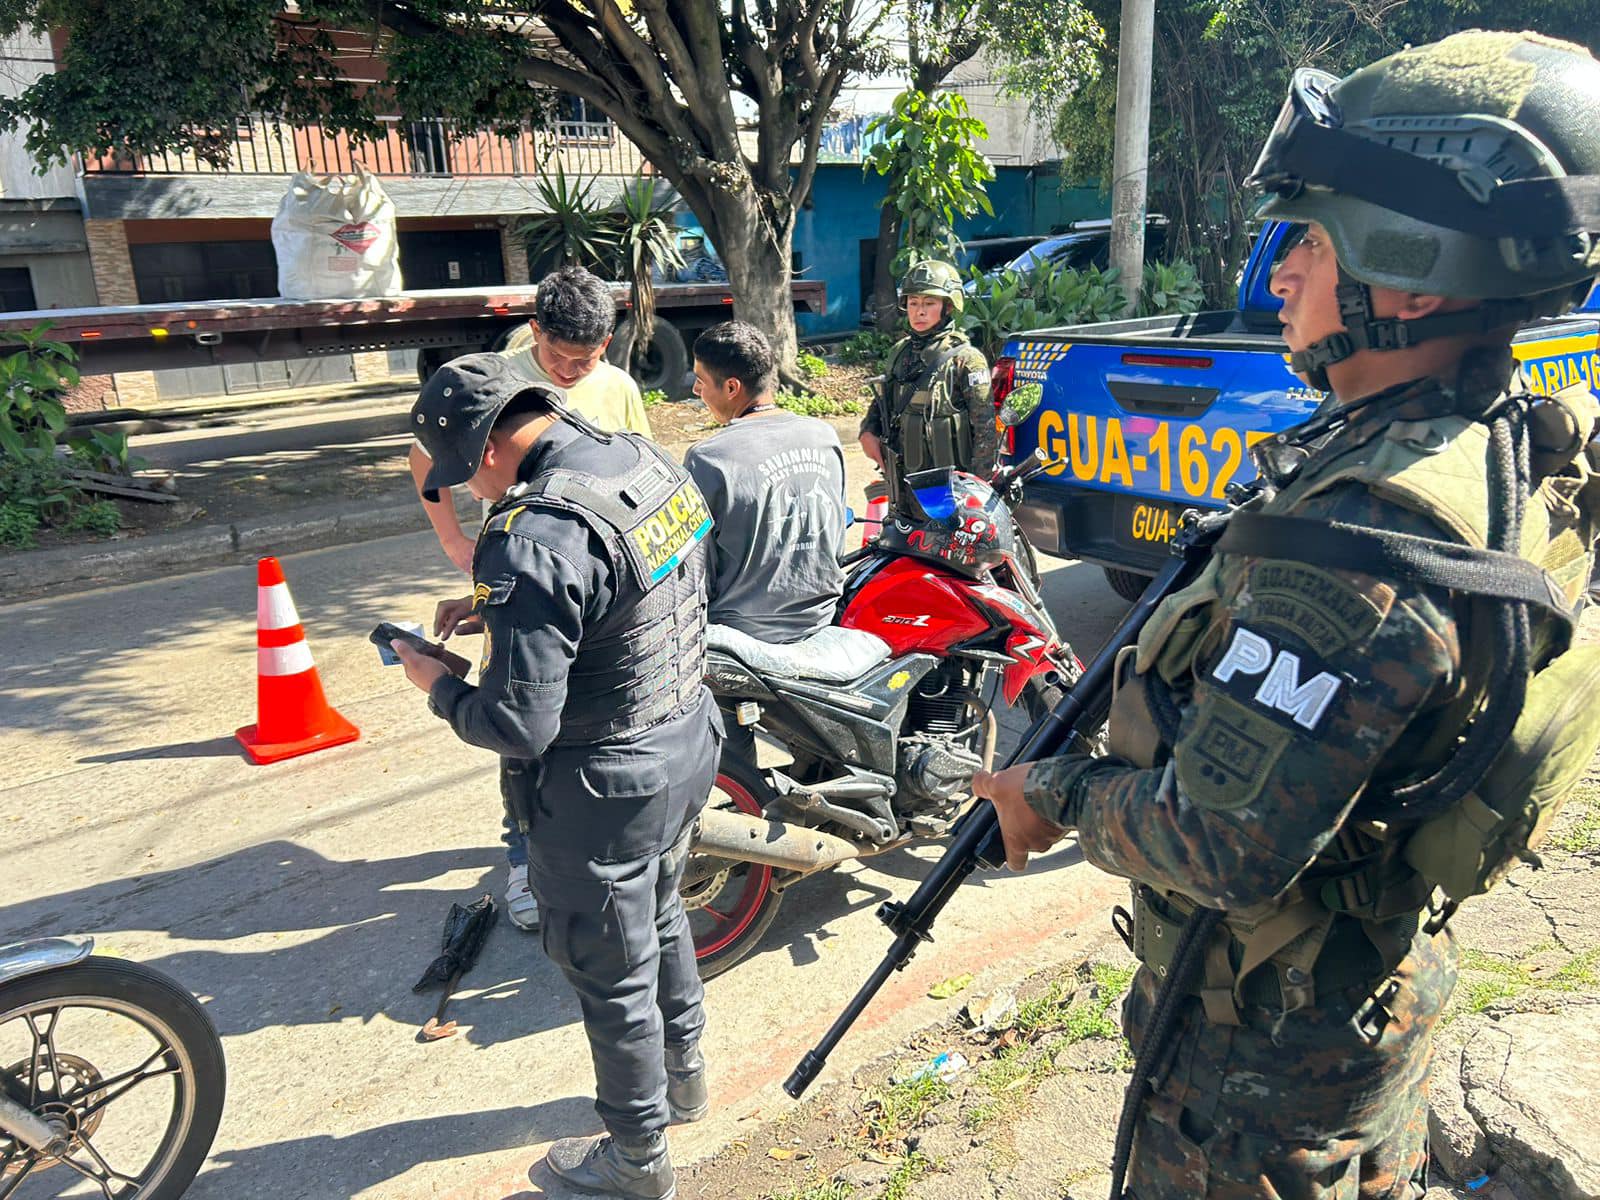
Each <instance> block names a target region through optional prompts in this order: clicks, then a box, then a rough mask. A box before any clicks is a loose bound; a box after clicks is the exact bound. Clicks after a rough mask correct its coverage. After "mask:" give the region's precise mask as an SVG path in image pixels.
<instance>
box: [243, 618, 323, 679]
mask: <svg viewBox="0 0 1600 1200" xmlns="http://www.w3.org/2000/svg"><path fill="white" fill-rule="evenodd" d="M289 611H291V612H293V611H294V609H293V606H291V607H290V610H289ZM314 666H316V664H315V663H314V662H312V661H311V647H310V646H308V645H306V644H305V641H304V640H301V641H298V642H293V643H291V644H290V645H287V646H258V647H257V648H256V674H258V675H298V674H300V673H301V672H302V671H309V670H311V668H312V667H314Z"/></svg>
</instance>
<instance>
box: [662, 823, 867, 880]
mask: <svg viewBox="0 0 1600 1200" xmlns="http://www.w3.org/2000/svg"><path fill="white" fill-rule="evenodd" d="M693 849H694V852H695V853H696V854H710V855H714V856H715V857H717V858H731V859H733V860H734V861H735V862H753V863H761V864H762V865H764V866H768V867H783V868H785V869H787V870H790V871H801V872H805V873H809V872H812V871H820V870H822V869H823V868H824V867H831V866H833V865H834V864H835V863H842V862H845V861H846V860H847V859H852V858H860V857H862V856H863V853H864V852H865V847H863V846H861V845H859V844H857V843H855V842H851V841H846V840H845V839H844V838H842V837H837V836H835V835H834V834H831V833H823V832H822V831H821V830H818V829H808V828H807V827H806V826H804V825H791V824H789V823H788V822H787V821H769V820H767V819H766V818H765V817H753V816H751V815H750V814H749V813H741V812H729V811H728V810H727V809H722V808H708V809H706V810H705V811H704V812H703V813H701V814H700V830H699V832H698V834H696V836H695V840H694V847H693Z"/></svg>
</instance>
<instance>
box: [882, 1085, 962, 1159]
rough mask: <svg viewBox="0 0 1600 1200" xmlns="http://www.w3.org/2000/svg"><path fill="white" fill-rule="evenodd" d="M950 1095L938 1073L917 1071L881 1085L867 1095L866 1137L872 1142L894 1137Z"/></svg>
mask: <svg viewBox="0 0 1600 1200" xmlns="http://www.w3.org/2000/svg"><path fill="white" fill-rule="evenodd" d="M949 1098H950V1085H949V1084H947V1083H946V1082H945V1081H944V1080H942V1079H940V1078H939V1077H938V1076H937V1075H919V1076H917V1077H916V1078H914V1079H902V1080H901V1081H900V1082H899V1083H891V1084H890V1085H889V1086H888V1087H885V1088H880V1089H878V1090H876V1091H874V1092H873V1093H872V1094H871V1095H869V1096H868V1097H867V1103H866V1108H867V1138H868V1139H869V1140H870V1141H871V1142H872V1143H873V1144H875V1145H882V1144H884V1143H887V1142H892V1141H895V1140H897V1139H899V1138H901V1137H903V1136H904V1135H905V1134H906V1133H907V1132H908V1131H909V1130H911V1129H913V1128H915V1127H916V1125H917V1123H918V1122H919V1121H921V1120H922V1118H923V1117H924V1116H926V1115H927V1113H928V1110H929V1109H931V1108H933V1107H934V1106H935V1105H938V1104H942V1103H943V1102H944V1101H946V1100H948V1099H949Z"/></svg>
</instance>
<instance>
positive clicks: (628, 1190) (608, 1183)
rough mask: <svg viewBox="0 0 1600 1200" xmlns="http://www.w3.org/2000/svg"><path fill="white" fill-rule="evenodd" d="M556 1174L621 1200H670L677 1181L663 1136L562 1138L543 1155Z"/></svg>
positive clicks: (577, 1185)
mask: <svg viewBox="0 0 1600 1200" xmlns="http://www.w3.org/2000/svg"><path fill="white" fill-rule="evenodd" d="M544 1161H545V1165H546V1166H547V1167H549V1168H550V1170H551V1171H552V1172H553V1173H554V1174H555V1176H556V1178H557V1179H559V1180H561V1181H562V1182H563V1183H565V1184H567V1185H568V1186H570V1187H575V1188H577V1189H578V1190H579V1191H582V1192H594V1193H596V1194H598V1195H601V1196H620V1197H622V1198H623V1200H673V1197H675V1196H676V1195H677V1194H678V1180H677V1177H676V1176H675V1175H674V1174H673V1172H672V1159H671V1158H670V1157H668V1155H667V1138H666V1135H665V1134H661V1133H652V1134H650V1135H649V1136H648V1137H643V1138H614V1137H610V1136H608V1135H602V1136H600V1137H592V1138H562V1139H561V1140H560V1141H559V1142H557V1143H556V1144H555V1145H554V1146H551V1147H550V1150H549V1153H547V1154H546V1155H545V1156H544Z"/></svg>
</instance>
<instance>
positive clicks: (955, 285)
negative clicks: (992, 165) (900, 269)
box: [861, 259, 999, 507]
mask: <svg viewBox="0 0 1600 1200" xmlns="http://www.w3.org/2000/svg"><path fill="white" fill-rule="evenodd" d="M900 300H901V303H902V304H904V305H905V312H906V322H907V324H909V325H910V326H911V335H910V336H909V337H906V338H902V339H901V340H900V341H899V342H897V343H895V346H894V349H892V350H891V351H890V352H889V361H888V365H887V367H886V368H885V372H884V377H883V382H882V383H881V384H879V385H878V390H877V395H876V397H875V398H874V400H873V403H872V405H871V406H870V407H869V408H868V409H867V415H866V417H865V418H864V419H863V420H862V422H861V448H862V449H863V450H864V451H866V454H867V457H868V458H870V459H871V460H872V461H873V462H875V463H877V464H878V468H879V469H880V470H882V471H883V473H884V479H885V482H886V483H887V484H888V487H889V502H890V504H891V505H894V506H896V507H899V502H898V498H899V495H900V490H901V483H902V481H903V480H904V479H905V477H906V476H907V475H911V474H914V473H916V472H917V471H925V470H928V469H929V468H931V467H959V468H960V469H961V470H963V471H971V472H972V473H973V474H976V475H981V476H983V477H985V478H987V477H988V476H989V475H990V473H992V472H993V471H994V467H995V454H996V451H997V449H998V446H999V437H998V435H997V433H996V431H995V418H994V406H993V404H992V403H991V402H990V399H989V363H988V360H987V359H985V358H984V357H983V351H981V350H979V349H978V348H977V347H976V346H974V345H973V344H972V343H971V342H970V341H968V340H967V335H966V334H965V333H963V332H962V331H961V330H960V329H958V328H956V325H955V320H956V317H957V316H958V315H959V314H960V312H961V310H962V308H963V306H964V304H965V302H966V293H965V292H963V291H962V290H961V273H960V272H959V271H957V270H956V269H955V268H954V267H953V266H951V265H950V264H949V263H945V262H937V261H935V260H932V259H928V260H926V261H924V262H919V263H916V264H915V265H914V266H912V268H911V269H910V270H909V271H908V272H906V277H905V278H904V279H903V280H901V283H900Z"/></svg>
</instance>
